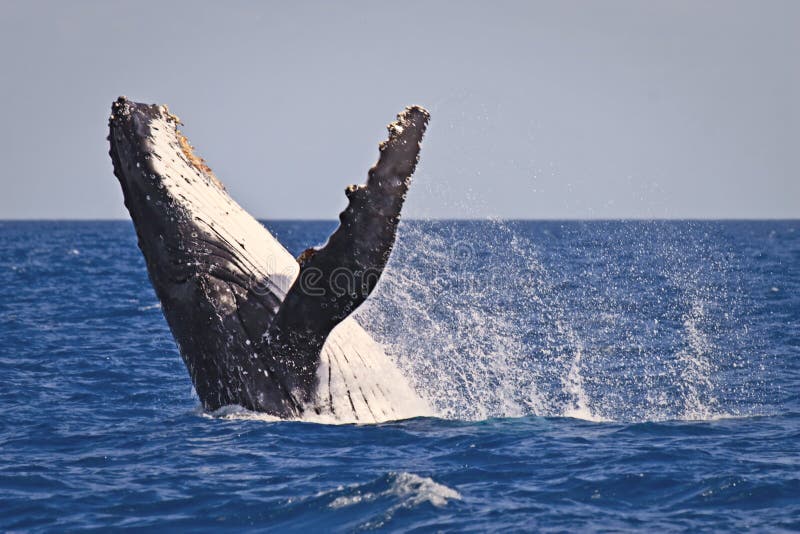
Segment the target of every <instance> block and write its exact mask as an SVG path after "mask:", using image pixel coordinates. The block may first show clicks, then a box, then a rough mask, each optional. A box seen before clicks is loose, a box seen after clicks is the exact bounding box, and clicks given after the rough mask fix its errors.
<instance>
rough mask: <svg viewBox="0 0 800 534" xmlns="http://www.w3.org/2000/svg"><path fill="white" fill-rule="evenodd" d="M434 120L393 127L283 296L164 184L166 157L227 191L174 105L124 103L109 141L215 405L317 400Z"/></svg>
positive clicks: (202, 393)
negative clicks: (157, 137)
mask: <svg viewBox="0 0 800 534" xmlns="http://www.w3.org/2000/svg"><path fill="white" fill-rule="evenodd" d="M156 120H158V121H164V120H166V121H167V123H168V124H170V125H174V128H175V131H174V133H173V132H170V135H171V136H172V137H174V139H173V140H172V141H170V143H169V153H168V154H165V153H163V146H162V147H160V148H159V149H158V150H157V149H156V147H155V144H154V142H153V137H154V133H155V132H154V131H152V130H151V128H153V127H154V124H153V123H154V121H156ZM428 120H429V115H428V113H427V112H426V111H425V110H424V109H422V108H419V107H409V108H406V109H405V110H404V111H403V112H402V113H400V115H398V118H397V121H396V122H394V123H392V124H391V125H389V138H388V140H386V141H384V142H383V143H381V144H380V156H379V160H378V162H377V163H376V165H375V166H374V167H372V169H370V171H369V174H368V179H367V182H366V184H365V185H359V186H350V187H348V188H347V189H346V194H347V197H348V199H349V203H348V206H347V208H345V210H344V211H343V212H342V213H341V215H340V217H339V220H340V224H339V227H338V228H337V229H336V230H335V231H334V233H333V234H332V235H331V236H330V238H329V239H328V242H327V243H326V245H325V246H324V247H322V248H320V249H308V250H307V251H306V252H304V253H303V254H302V255H301V256H300V258H298V262H299V263H300V275H299V276H297V278H296V279H295V281H294V284H293V285H292V286H291V288H290V289H289V291H288V293H287V294H286V296H285V298H283V299H282V298H281V295H280V292H279V291H277V290H276V289H275V288H274V286H271V285H270V283H269V280H259V278H258V275H257V274H258V273H255V270H254V269H253V268H252V267H251V266H250V265H249V264H248V261H247V258H246V257H245V256H246V255H244V254H243V253H242V251H241V250H240V247H241V248H244V245H243V244H240V243H239V244H237V243H235V242H232V240H231V239H228V238H226V237H225V236H224V235H223V234H222V233H220V232H216V231H214V230H213V228H214V221H200V220H198V217H197V216H196V215H193V214H191V213H189V212H188V210H187V209H185V206H184V204H183V203H182V201H181V198H180V197H181V196H182V195H181V194H180V193H177V194H176V193H175V191H170V189H169V188H167V187H164V185H163V183H164V180H165V178H167V177H166V176H164V175H162V174H161V173H160V172H159V170H158V165H155V163H156V159H158V160H159V161H161V160H163V159H164V158H165V157H166V158H173V161H174V158H181V159H182V161H183V162H185V163H187V164H190V165H191V166H192V167H193V168H194V169H195V170H196V171H197V173H196V176H197V177H199V178H197V179H194V178H193V177H186V176H184V175H181V176H180V178H181V179H184V180H185V181H186V184H185V185H184V184H183V183H182V182H181V186H182V187H186V188H187V189H191V188H198V187H218V188H220V189H222V190H224V187H223V186H222V184H221V183H220V182H219V180H217V178H216V177H215V176H214V174H213V173H212V172H211V169H209V168H208V166H206V165H205V162H203V160H202V159H200V158H198V157H197V156H195V155H194V154H193V152H192V149H191V147H190V145H189V144H188V141H187V140H186V138H185V137H183V136H182V135H181V134H180V132H179V131H178V129H177V125H178V124H179V121H178V119H177V118H176V117H174V116H172V115H171V114H169V112H168V111H167V109H166V107H164V106H157V105H148V104H140V103H135V102H131V101H129V100H128V99H126V98H125V97H120V98H119V99H117V100H116V101H115V102H114V103H113V105H112V112H111V117H110V119H109V136H108V140H109V142H110V151H109V154H110V156H111V160H112V163H113V166H114V174H115V176H116V177H117V179H118V180H119V182H120V185H121V187H122V192H123V196H124V199H125V206H126V207H127V209H128V211H129V213H130V215H131V219H132V220H133V223H134V226H135V228H136V233H137V237H138V243H139V248H140V249H141V251H142V254H143V255H144V259H145V262H146V264H147V272H148V275H149V277H150V281H151V282H152V285H153V288H154V289H155V292H156V295H157V296H158V298H159V300H160V301H161V304H162V311H163V313H164V316H165V318H166V320H167V323H168V324H169V327H170V329H171V331H172V333H173V336H174V338H175V341H176V343H177V345H178V348H179V350H180V353H181V356H182V358H183V360H184V362H185V364H186V367H187V369H188V370H189V374H190V376H191V379H192V383H193V384H194V387H195V391H196V392H197V394H198V396H199V398H200V400H201V402H202V404H203V406H204V408H205V409H207V410H216V409H218V408H220V407H222V406H226V405H233V404H237V405H240V406H243V407H245V408H247V409H250V410H254V411H260V412H266V413H269V414H272V415H275V416H278V417H282V418H291V417H298V416H300V415H302V413H303V411H304V410H306V409H307V408H308V406H309V405H310V403H313V401H314V392H315V391H316V388H317V378H316V372H317V368H318V366H319V360H320V352H321V350H322V347H323V344H324V343H325V339H326V338H327V336H328V334H329V333H330V332H331V330H332V329H333V328H334V327H335V326H336V325H337V324H339V323H340V322H341V321H342V320H344V319H345V318H346V317H347V316H349V315H350V314H351V313H352V312H353V311H354V310H355V309H356V308H357V307H358V306H359V305H360V304H362V303H363V302H364V300H365V299H366V298H367V296H368V295H369V294H370V292H371V291H372V290H373V288H374V287H375V284H376V283H377V281H378V279H379V277H380V275H381V273H382V272H383V269H384V267H385V266H386V263H387V261H388V259H389V255H390V253H391V250H392V246H393V245H394V240H395V234H396V231H397V225H398V222H399V217H400V211H401V209H402V206H403V201H404V199H405V196H406V193H407V191H408V187H409V185H410V182H411V176H412V174H413V173H414V170H415V168H416V164H417V161H418V157H419V149H420V143H421V141H422V137H423V135H424V133H425V129H426V127H427V123H428ZM159 133H163V132H159ZM172 137H171V139H172ZM161 168H162V169H163V167H161ZM162 172H163V170H162ZM167 172H169V171H167ZM171 178H177V177H171ZM201 182H202V183H201ZM209 228H211V229H212V230H211V231H209ZM342 276H344V277H345V278H347V277H349V278H350V283H347V284H344V287H345V288H346V289H345V290H342V286H341V284H339V283H337V280H342ZM352 281H357V283H352ZM312 282H313V284H315V285H316V287H310V286H309V284H310V283H312ZM320 285H322V286H323V287H319V286H320Z"/></svg>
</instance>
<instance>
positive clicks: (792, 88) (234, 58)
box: [0, 0, 800, 219]
mask: <svg viewBox="0 0 800 534" xmlns="http://www.w3.org/2000/svg"><path fill="white" fill-rule="evenodd" d="M798 28H800V2H796V1H793V0H786V1H759V2H756V1H747V2H740V1H736V0H724V1H717V0H702V1H695V0H691V1H689V0H686V1H684V0H670V1H661V2H649V1H648V2H641V1H638V0H631V1H618V0H606V1H603V2H590V1H582V2H579V1H569V0H567V1H560V2H555V1H548V2H537V1H521V2H510V1H508V2H489V1H486V2H469V1H455V0H453V1H450V2H444V1H430V2H427V1H420V2H414V1H403V2H374V1H347V2H256V1H252V2H242V1H228V2H208V1H193V2H147V1H137V2H130V1H127V2H120V1H114V0H112V1H106V0H104V1H96V2H90V1H80V0H77V1H72V2H61V1H57V2H56V1H53V2H41V1H16V0H0V101H2V104H3V105H2V119H0V121H2V122H0V125H1V126H2V127H0V157H1V158H2V169H1V170H0V183H2V192H0V219H20V218H21V219H38V218H47V219H97V218H100V219H117V218H127V213H126V211H125V208H124V206H123V203H122V193H121V191H120V188H119V184H118V183H117V181H116V179H115V178H114V176H113V174H112V167H111V162H110V159H109V157H108V143H107V141H106V139H105V138H106V135H107V121H108V115H109V113H110V106H111V102H112V101H113V100H114V99H115V98H116V97H117V96H118V95H126V96H128V97H129V98H131V99H132V100H135V101H140V102H151V103H164V104H168V105H169V108H170V110H171V111H172V112H173V113H175V114H176V115H178V116H179V117H180V118H181V119H182V120H183V122H184V123H185V127H184V128H183V131H184V133H186V135H187V136H188V137H189V139H190V140H191V142H192V144H193V145H194V146H195V147H196V149H197V153H198V154H200V155H201V156H203V157H204V158H205V159H206V161H207V162H208V163H209V165H210V166H211V168H212V169H214V171H215V173H216V175H217V176H218V177H219V178H220V179H221V180H222V181H223V182H224V183H225V184H226V185H227V188H228V191H229V192H230V193H231V194H232V196H233V197H234V198H235V199H236V200H238V201H239V203H240V204H242V205H243V206H244V207H245V208H246V209H247V210H248V211H250V212H251V213H252V214H253V215H255V216H257V217H258V218H262V219H309V218H311V219H334V218H336V216H337V215H338V213H339V211H341V209H342V208H343V207H344V206H345V204H346V199H345V197H344V194H343V191H344V188H345V187H346V186H347V185H348V184H351V183H361V182H363V181H364V180H365V178H366V172H367V169H368V168H369V167H370V166H371V165H372V164H373V163H374V161H375V160H376V158H377V154H378V152H377V145H378V143H379V142H380V141H381V140H382V139H384V138H385V136H386V131H385V126H386V124H387V123H388V122H390V121H391V120H393V119H394V117H395V115H396V114H397V113H398V112H399V111H400V110H402V109H403V108H404V107H405V106H407V105H410V104H418V105H422V106H424V107H426V108H427V109H428V110H429V111H430V113H431V116H432V118H431V125H430V127H429V130H428V133H427V136H426V139H425V141H424V144H423V148H422V156H421V163H420V165H419V167H418V169H417V173H416V175H415V178H414V183H413V185H412V189H411V191H410V193H409V196H408V199H407V202H406V208H405V211H404V216H406V217H413V218H484V217H500V218H524V219H585V218H800V106H799V105H798V97H800V31H798Z"/></svg>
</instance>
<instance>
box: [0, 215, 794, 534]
mask: <svg viewBox="0 0 800 534" xmlns="http://www.w3.org/2000/svg"><path fill="white" fill-rule="evenodd" d="M265 224H266V225H267V226H268V227H269V228H270V229H271V230H272V231H273V232H274V233H275V234H276V235H277V236H278V238H279V239H280V240H281V241H282V242H283V243H284V244H285V245H286V246H287V247H288V248H289V249H290V250H291V251H292V252H294V253H297V252H299V251H301V250H303V249H304V248H305V247H307V246H309V245H313V244H316V243H319V242H322V241H324V239H325V237H326V236H327V235H328V233H329V232H330V231H331V230H332V229H333V228H334V227H335V222H280V221H267V222H266V223H265ZM357 317H358V319H359V321H360V322H361V323H362V324H363V325H364V326H365V327H366V328H367V329H368V330H369V331H370V332H371V333H372V334H373V335H374V337H375V338H376V339H378V340H379V341H380V342H381V343H382V344H383V345H384V346H385V347H386V350H387V351H388V352H389V354H390V355H391V356H392V358H393V359H395V361H396V362H397V365H398V366H399V367H400V368H401V370H402V371H403V372H404V373H405V374H406V376H408V377H409V380H410V381H411V383H412V384H413V385H414V387H415V388H416V389H417V391H418V392H419V393H420V394H421V395H422V396H423V397H425V398H426V399H427V400H428V401H429V402H430V404H431V405H432V406H433V407H434V409H435V410H436V413H437V414H438V417H432V418H419V419H412V420H406V421H396V422H390V423H385V424H380V425H363V426H358V425H322V424H316V423H309V422H302V421H292V422H282V421H275V420H271V419H270V418H268V417H263V416H260V415H258V414H252V413H248V412H245V411H243V410H235V409H226V410H223V411H221V412H218V413H214V414H206V413H203V411H202V410H201V409H200V408H199V402H198V400H197V398H196V396H195V395H194V394H193V392H192V387H191V383H190V381H189V377H188V373H187V372H186V370H185V368H184V366H183V363H182V362H181V360H180V357H179V355H178V352H177V350H176V348H175V345H174V342H173V340H172V337H171V335H170V332H169V330H168V328H167V326H166V323H165V321H164V319H163V317H162V315H161V310H160V308H159V304H158V301H157V299H156V297H155V295H154V293H153V290H152V289H151V287H150V284H149V282H148V280H147V274H146V271H145V266H144V261H143V259H142V257H141V254H140V253H139V251H138V249H137V247H136V237H135V234H134V231H133V227H132V225H131V224H130V223H128V222H2V223H0V530H3V531H65V530H66V531H71V530H78V529H96V530H103V531H106V530H109V529H122V528H131V529H135V530H167V531H170V530H192V531H217V530H231V531H240V530H243V529H244V530H250V529H252V530H274V531H306V532H312V531H347V532H349V531H364V530H367V531H368V530H373V529H377V530H386V531H404V532H405V531H420V532H424V531H476V532H484V531H499V530H502V531H506V530H510V531H529V530H536V531H578V530H579V531H625V530H648V531H652V530H657V531H692V532H700V531H720V530H735V531H740V530H754V531H797V530H800V396H799V395H798V394H799V393H800V221H752V222H696V221H678V222H664V221H662V222H622V221H608V222H602V221H600V222H522V221H480V222H457V221H449V222H448V221H441V222H421V221H411V222H405V223H403V225H402V227H401V231H400V235H399V240H398V243H397V247H396V250H395V253H394V254H393V256H392V260H391V262H390V265H389V268H388V270H387V272H386V274H385V275H384V278H383V279H382V280H381V283H380V285H379V287H378V289H377V291H376V293H375V294H374V295H373V296H372V297H371V298H370V300H369V301H368V302H367V304H366V305H365V306H363V307H362V308H361V309H360V310H359V311H358V312H357Z"/></svg>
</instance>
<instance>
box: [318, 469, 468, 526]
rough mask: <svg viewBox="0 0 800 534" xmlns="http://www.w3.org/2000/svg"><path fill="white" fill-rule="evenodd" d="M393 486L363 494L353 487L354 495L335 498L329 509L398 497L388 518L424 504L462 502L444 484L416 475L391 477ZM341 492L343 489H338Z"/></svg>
mask: <svg viewBox="0 0 800 534" xmlns="http://www.w3.org/2000/svg"><path fill="white" fill-rule="evenodd" d="M390 477H391V484H390V485H389V487H388V488H387V489H385V490H384V491H381V492H377V493H375V492H365V493H361V492H360V490H359V488H360V486H353V487H351V488H350V491H354V492H355V493H354V494H353V495H343V496H341V497H337V498H335V499H334V500H333V501H331V503H330V504H329V505H328V507H329V508H334V509H337V508H345V507H348V506H353V505H356V504H359V503H362V502H370V501H374V500H376V499H378V498H380V497H396V498H398V499H399V502H398V503H396V504H395V505H393V506H392V507H390V508H389V510H388V511H387V513H386V516H387V518H390V517H391V515H392V514H393V513H394V511H396V510H397V509H399V508H414V507H416V506H419V505H421V504H423V503H430V504H432V505H433V506H435V507H437V508H442V507H444V506H446V505H447V503H448V502H449V501H451V500H461V494H460V493H459V492H458V491H456V490H454V489H452V488H449V487H447V486H445V485H444V484H439V483H438V482H436V481H434V480H433V479H432V478H428V477H422V476H419V475H416V474H414V473H406V472H401V473H397V474H392V475H390ZM337 489H339V490H341V489H342V488H337Z"/></svg>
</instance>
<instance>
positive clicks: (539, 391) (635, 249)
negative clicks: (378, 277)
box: [358, 220, 749, 421]
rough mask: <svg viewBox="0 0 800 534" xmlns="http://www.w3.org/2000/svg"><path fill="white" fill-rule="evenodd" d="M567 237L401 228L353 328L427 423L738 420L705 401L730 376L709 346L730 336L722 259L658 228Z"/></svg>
mask: <svg viewBox="0 0 800 534" xmlns="http://www.w3.org/2000/svg"><path fill="white" fill-rule="evenodd" d="M592 224H603V223H592ZM581 225H582V223H569V224H559V223H550V224H544V223H538V225H537V226H532V225H531V224H530V223H522V222H507V221H499V220H489V221H476V222H461V223H444V222H421V221H415V222H412V223H409V224H404V225H403V226H402V227H401V232H400V236H399V239H398V243H397V247H396V250H395V253H394V255H393V258H392V260H391V263H390V266H389V269H388V271H387V273H386V274H385V276H384V278H383V279H382V281H381V283H380V284H379V287H378V289H377V291H376V293H375V295H374V298H373V299H372V300H371V301H368V304H367V305H366V306H365V307H364V308H363V309H362V310H360V311H359V312H358V316H359V317H360V318H361V319H362V323H363V324H365V325H368V326H369V328H370V331H371V332H372V333H373V335H375V337H376V338H377V339H378V340H379V341H381V342H382V343H383V344H384V345H386V347H387V349H388V350H389V352H390V353H391V354H392V355H393V357H394V358H395V359H396V361H397V363H398V366H399V367H400V368H401V370H402V371H403V372H404V374H405V375H406V376H408V377H410V380H411V382H412V385H413V386H414V387H415V388H416V389H417V391H419V392H420V393H421V394H422V395H423V396H424V397H425V398H426V400H427V401H428V402H429V403H430V404H431V405H432V406H433V407H434V408H435V410H436V413H437V414H438V415H440V416H442V417H447V418H456V419H472V420H475V419H485V418H489V417H513V416H519V415H525V414H535V415H544V416H566V417H578V418H582V419H588V420H627V421H648V420H665V419H711V418H719V417H725V416H730V415H743V414H745V413H747V412H748V411H749V409H748V408H747V407H742V406H740V405H737V404H736V402H729V403H728V404H723V403H721V402H720V401H719V399H718V395H717V389H718V383H717V380H718V378H719V376H720V373H721V371H723V370H725V369H727V368H728V367H730V365H729V364H730V362H733V363H734V366H735V363H736V362H737V361H738V362H739V364H740V367H741V364H742V361H741V358H738V359H737V358H736V356H735V354H731V353H730V352H728V353H724V354H723V351H721V350H719V349H718V347H717V346H716V345H715V343H714V337H715V336H717V335H724V336H725V337H726V338H727V339H734V338H735V336H734V335H732V332H733V331H735V330H736V329H738V328H740V325H739V324H738V322H737V320H736V319H735V317H736V314H735V312H734V311H733V308H735V307H736V299H735V298H733V296H732V295H731V292H730V291H729V289H728V287H729V286H730V285H731V280H730V276H729V272H730V270H731V259H730V258H728V257H726V256H725V255H724V254H721V253H720V250H719V247H718V246H717V245H716V244H715V243H714V242H713V241H712V240H710V239H707V238H705V239H704V238H702V234H701V239H699V240H698V239H696V235H695V234H693V233H691V232H688V235H676V234H675V232H674V229H673V228H671V227H670V226H669V225H668V224H665V223H657V222H653V223H647V222H642V223H634V224H631V223H627V224H622V223H608V228H607V229H605V230H606V231H604V232H598V231H597V229H596V228H595V230H594V231H593V232H587V233H586V235H584V234H583V233H582V227H581ZM537 242H538V243H543V244H544V246H537ZM620 243H624V246H620ZM734 286H735V283H734ZM723 308H731V309H730V311H731V313H723V312H722V309H723ZM723 360H724V361H725V362H727V363H725V364H724V365H722V364H721V363H720V362H721V361H723ZM723 367H725V369H723Z"/></svg>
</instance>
